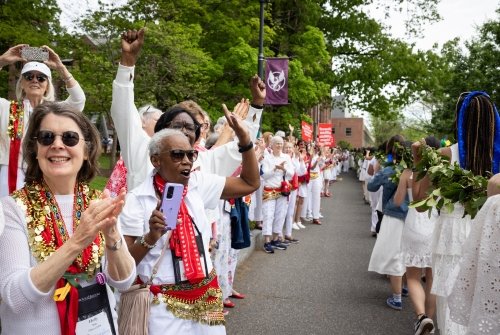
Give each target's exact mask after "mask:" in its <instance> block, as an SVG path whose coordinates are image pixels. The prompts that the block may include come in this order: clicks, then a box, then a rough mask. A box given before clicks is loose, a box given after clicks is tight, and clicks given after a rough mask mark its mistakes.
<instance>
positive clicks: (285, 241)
mask: <svg viewBox="0 0 500 335" xmlns="http://www.w3.org/2000/svg"><path fill="white" fill-rule="evenodd" d="M278 242H279V243H281V244H283V245H285V246H286V247H287V248H288V246H289V245H290V241H287V240H286V239H284V240H282V239H280V240H278Z"/></svg>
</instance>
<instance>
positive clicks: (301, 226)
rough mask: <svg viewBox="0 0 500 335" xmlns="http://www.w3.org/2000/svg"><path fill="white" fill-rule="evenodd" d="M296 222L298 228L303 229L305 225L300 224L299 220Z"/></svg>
mask: <svg viewBox="0 0 500 335" xmlns="http://www.w3.org/2000/svg"><path fill="white" fill-rule="evenodd" d="M296 223H297V226H298V227H299V228H302V229H304V228H305V227H306V226H304V225H303V224H302V222H300V221H299V222H296Z"/></svg>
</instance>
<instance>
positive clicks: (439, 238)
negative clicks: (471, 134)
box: [431, 144, 471, 335]
mask: <svg viewBox="0 0 500 335" xmlns="http://www.w3.org/2000/svg"><path fill="white" fill-rule="evenodd" d="M458 157H459V156H458V145H457V144H454V145H452V146H451V160H450V162H451V163H452V164H453V163H454V162H457V163H459V161H458ZM463 214H464V207H463V206H462V205H461V204H459V203H456V204H455V208H454V210H453V212H451V213H447V212H446V211H445V210H442V211H441V213H440V215H439V217H438V218H437V220H436V225H435V227H434V233H433V237H432V272H433V277H434V279H433V282H432V289H431V293H432V294H435V295H436V296H437V302H436V316H437V321H438V328H439V329H440V332H441V334H443V335H460V334H465V331H466V328H465V327H463V326H460V325H459V324H457V323H455V322H453V321H452V320H451V319H450V310H449V308H448V301H447V299H448V295H449V293H450V292H451V289H452V287H453V285H454V282H455V277H454V276H453V271H454V269H455V268H456V267H457V265H458V263H459V261H460V259H461V258H462V246H463V244H464V242H465V240H466V238H467V236H468V235H469V232H470V227H471V217H470V215H467V216H465V217H463Z"/></svg>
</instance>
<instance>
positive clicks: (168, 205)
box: [160, 183, 184, 230]
mask: <svg viewBox="0 0 500 335" xmlns="http://www.w3.org/2000/svg"><path fill="white" fill-rule="evenodd" d="M183 191H184V185H182V184H176V183H166V184H165V189H164V191H163V195H162V199H161V206H160V211H161V212H162V213H163V217H164V218H165V223H166V228H167V230H173V229H175V228H176V227H177V214H178V213H179V208H180V207H181V201H182V192H183Z"/></svg>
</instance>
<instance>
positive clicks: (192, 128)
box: [167, 122, 200, 133]
mask: <svg viewBox="0 0 500 335" xmlns="http://www.w3.org/2000/svg"><path fill="white" fill-rule="evenodd" d="M167 128H170V129H178V130H182V129H186V130H187V131H189V132H192V133H195V132H196V131H197V130H198V128H200V126H199V125H197V124H194V123H188V122H169V123H167Z"/></svg>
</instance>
